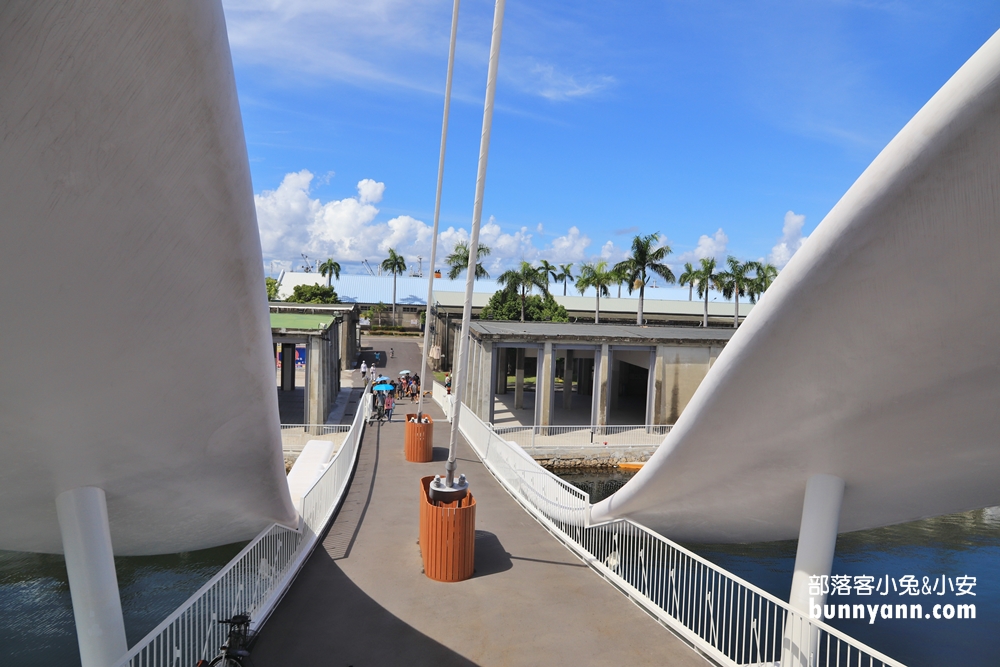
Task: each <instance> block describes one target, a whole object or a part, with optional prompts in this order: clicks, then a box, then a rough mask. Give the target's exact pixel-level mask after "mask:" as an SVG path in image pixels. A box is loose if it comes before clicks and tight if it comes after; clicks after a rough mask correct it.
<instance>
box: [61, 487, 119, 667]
mask: <svg viewBox="0 0 1000 667" xmlns="http://www.w3.org/2000/svg"><path fill="white" fill-rule="evenodd" d="M56 515H57V516H58V518H59V530H60V532H61V533H62V542H63V551H64V553H65V554H66V572H67V574H68V575H69V592H70V597H71V598H72V600H73V617H74V618H75V619H76V637H77V641H78V643H79V645H80V661H81V663H82V665H83V667H108V665H113V664H114V663H115V662H116V661H118V659H120V658H121V657H122V656H123V655H125V653H126V651H128V644H127V643H126V640H125V621H124V620H123V618H122V602H121V597H120V596H119V595H118V576H117V575H116V574H115V557H114V552H113V550H112V547H111V527H110V525H109V523H108V505H107V500H106V499H105V497H104V491H103V489H99V488H96V487H92V486H89V487H83V488H79V489H73V490H72V491H64V492H62V493H60V494H59V495H58V496H57V497H56Z"/></svg>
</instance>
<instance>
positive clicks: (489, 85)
mask: <svg viewBox="0 0 1000 667" xmlns="http://www.w3.org/2000/svg"><path fill="white" fill-rule="evenodd" d="M506 5H507V0H496V6H495V7H494V9H493V37H492V39H491V41H490V64H489V68H488V72H487V74H486V104H485V106H484V109H483V133H482V136H481V137H480V141H479V167H478V171H477V173H476V198H475V201H474V202H473V205H472V230H471V232H470V234H469V265H468V267H467V269H466V275H465V305H464V306H463V308H462V333H461V335H460V337H459V341H458V343H459V344H458V354H457V355H455V366H456V371H455V382H453V383H452V387H454V388H457V395H456V396H455V414H454V415H453V419H452V422H451V433H450V438H449V443H448V463H447V464H445V473H446V482H445V483H446V484H447V486H448V487H449V488H451V487H452V486H453V485H454V480H455V468H456V463H455V460H456V458H457V456H458V422H459V415H460V414H461V411H462V389H463V384H464V383H465V376H466V373H467V372H468V366H469V359H468V357H469V322H470V320H471V319H472V288H473V284H474V283H475V280H476V260H477V259H478V257H479V227H480V222H482V218H483V192H484V191H485V190H486V164H487V162H488V161H489V154H490V131H491V129H492V127H493V99H494V97H495V96H496V90H497V70H498V68H499V67H500V37H501V35H502V33H503V12H504V8H505V7H506Z"/></svg>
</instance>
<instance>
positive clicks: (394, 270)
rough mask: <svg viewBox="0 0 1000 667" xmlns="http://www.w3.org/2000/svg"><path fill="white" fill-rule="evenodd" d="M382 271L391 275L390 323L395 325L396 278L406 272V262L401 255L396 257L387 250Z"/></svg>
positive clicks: (394, 252) (391, 250)
mask: <svg viewBox="0 0 1000 667" xmlns="http://www.w3.org/2000/svg"><path fill="white" fill-rule="evenodd" d="M382 270H383V271H385V272H387V273H391V274H392V323H393V325H395V324H396V276H401V275H403V272H404V271H406V260H404V259H403V256H402V255H397V254H396V251H395V250H393V249H392V248H389V256H388V257H386V258H385V259H384V260H382Z"/></svg>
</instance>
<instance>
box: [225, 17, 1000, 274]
mask: <svg viewBox="0 0 1000 667" xmlns="http://www.w3.org/2000/svg"><path fill="white" fill-rule="evenodd" d="M224 5H225V8H226V16H227V21H228V27H229V36H230V41H231V44H232V49H233V59H234V64H235V67H236V79H237V86H238V88H239V94H240V103H241V108H242V111H243V122H244V126H245V130H246V136H247V145H248V152H249V156H250V162H251V170H252V175H253V186H254V192H255V193H256V194H257V210H258V224H259V225H260V228H261V236H262V245H263V249H264V258H265V265H266V267H267V269H268V271H270V270H271V266H272V262H274V264H273V265H274V266H275V267H276V268H277V267H284V268H290V267H292V266H293V265H294V266H298V265H299V264H300V263H301V262H300V261H297V260H299V254H300V253H302V252H304V253H306V254H308V255H309V256H310V257H311V258H319V259H325V258H326V257H328V256H329V257H333V258H334V259H337V260H338V261H340V263H341V264H342V265H343V266H344V268H345V270H347V271H350V272H358V271H360V270H361V269H360V265H359V264H358V262H360V260H361V259H365V258H367V259H368V260H369V261H370V262H371V263H373V264H374V263H375V262H376V261H381V259H382V258H384V257H385V256H386V249H387V248H389V247H393V248H395V249H396V250H397V251H400V252H403V253H404V254H405V255H406V256H407V259H408V261H412V260H415V258H416V256H417V255H422V256H423V257H424V263H425V268H426V262H427V258H428V257H429V254H430V234H429V232H430V225H431V224H432V222H433V208H434V186H435V179H436V174H437V160H438V146H439V141H440V132H441V114H442V108H443V93H444V78H445V70H446V64H447V61H446V59H447V39H448V30H449V27H450V16H451V2H449V1H448V0H443V1H442V0H434V1H431V0H374V1H371V2H365V3H357V2H352V1H350V0H332V1H325V2H318V1H308V0H307V1H302V2H296V1H289V2H280V3H279V2H272V3H263V2H255V1H251V0H233V1H225V0H224ZM492 13H493V3H492V2H489V1H488V0H464V1H463V3H462V7H461V14H460V19H459V45H458V54H457V61H458V62H457V65H456V75H455V88H454V95H453V102H452V113H451V126H450V132H449V139H448V154H447V162H446V171H445V186H444V195H443V201H442V213H441V227H442V241H441V246H439V254H440V253H442V252H447V251H448V250H450V248H451V247H452V245H453V244H454V242H455V241H456V240H458V239H460V238H462V237H463V236H464V234H465V233H466V232H465V230H467V229H468V227H469V225H470V222H471V216H472V200H473V195H474V190H475V171H476V160H477V156H478V148H479V135H480V130H481V125H482V111H483V97H484V93H485V84H486V65H487V58H488V51H489V39H490V27H491V22H492ZM998 28H1000V4H998V3H996V2H995V0H994V1H993V2H977V1H966V2H961V3H948V2H933V1H929V2H921V3H909V2H891V1H890V2H879V1H877V0H872V1H858V2H849V1H833V0H830V1H822V0H820V1H816V2H808V3H803V2H780V1H775V2H756V3H749V2H713V1H708V0H701V1H691V2H688V1H684V0H681V1H677V2H638V1H635V2H588V3H579V2H562V1H551V2H545V1H542V2H533V3H529V2H524V1H523V0H508V3H507V13H506V20H505V25H504V34H503V46H502V51H501V56H500V75H499V81H498V87H497V96H496V99H497V112H496V114H495V116H494V123H493V139H492V146H491V151H490V162H489V173H488V177H487V184H486V195H485V202H484V209H483V211H484V214H483V222H484V230H483V238H484V239H485V241H486V242H487V243H488V244H490V245H491V246H492V247H493V248H494V255H493V257H492V258H491V263H490V265H489V268H490V270H491V272H493V271H497V270H499V269H501V268H502V267H503V266H506V265H509V264H511V263H513V262H516V261H518V260H520V259H522V258H523V259H527V260H531V261H534V260H537V259H548V260H549V261H552V262H554V263H556V262H558V263H563V262H570V261H572V262H575V263H576V264H577V265H579V263H580V262H582V261H586V260H589V259H595V258H600V257H602V256H603V257H605V258H607V259H610V260H617V259H619V258H620V257H621V256H622V253H623V252H624V251H625V250H626V249H627V247H628V245H629V243H630V241H631V236H632V235H633V234H635V233H643V234H646V233H650V232H654V231H656V232H660V233H661V235H663V237H664V239H665V240H666V241H667V243H669V245H670V246H671V247H672V248H673V255H672V256H671V261H672V262H674V263H675V264H681V263H683V261H685V260H694V259H697V258H699V257H704V256H716V257H718V258H720V259H722V258H724V256H725V255H727V254H733V255H736V256H738V257H740V258H741V259H758V258H768V259H773V260H774V261H776V263H778V264H783V262H784V261H787V257H788V256H789V254H790V253H791V252H793V251H794V249H795V248H796V247H797V246H798V244H799V242H800V240H801V237H802V236H803V235H807V234H808V233H810V232H811V230H812V229H813V228H814V227H815V226H816V225H817V224H818V223H819V222H820V221H821V220H822V218H823V216H824V215H825V214H826V213H827V211H829V210H830V208H831V207H832V206H833V205H834V204H835V203H836V202H837V200H838V199H839V198H840V196H841V195H842V194H843V193H844V192H845V191H846V190H847V188H848V187H850V185H851V183H853V182H854V180H855V179H856V178H857V177H858V176H859V175H860V174H861V172H862V171H863V170H864V169H865V167H866V166H867V165H868V164H869V163H870V162H871V160H872V159H873V158H874V157H875V156H876V155H877V154H878V152H879V151H880V150H881V149H882V148H883V147H884V146H885V144H886V143H887V142H888V141H889V140H890V139H891V138H892V137H893V136H894V135H895V134H896V132H898V130H899V129H900V128H901V127H902V126H903V125H904V124H905V123H906V122H907V121H908V120H909V119H910V117H911V116H912V115H913V114H914V113H915V112H916V111H917V110H918V109H919V108H920V107H921V106H922V105H923V104H924V103H925V102H926V101H927V99H929V98H930V96H931V95H933V94H934V92H936V91H937V89H938V88H939V87H940V86H941V85H942V84H943V83H944V82H945V81H946V80H947V79H948V77H950V76H951V74H953V73H954V72H955V70H957V69H958V68H959V67H960V66H961V65H962V63H964V62H965V60H966V59H968V58H969V56H971V55H972V54H973V53H974V52H975V50H976V49H978V48H979V46H981V45H982V44H983V42H985V41H986V39H988V38H989V36H990V35H991V34H992V33H993V32H994V31H995V30H997V29H998ZM782 242H784V244H785V245H784V246H782V245H781V244H782ZM439 264H440V262H439Z"/></svg>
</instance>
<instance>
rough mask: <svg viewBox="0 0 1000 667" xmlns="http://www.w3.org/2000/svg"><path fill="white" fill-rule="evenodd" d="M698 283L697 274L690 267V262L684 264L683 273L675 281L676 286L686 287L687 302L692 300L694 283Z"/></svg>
mask: <svg viewBox="0 0 1000 667" xmlns="http://www.w3.org/2000/svg"><path fill="white" fill-rule="evenodd" d="M697 282H698V272H697V271H695V268H694V267H693V266H691V262H684V273H682V274H681V277H680V278H678V279H677V284H678V285H680V286H681V287H684V286H685V285H687V286H688V301H691V300H692V299H693V292H694V286H695V283H697Z"/></svg>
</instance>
